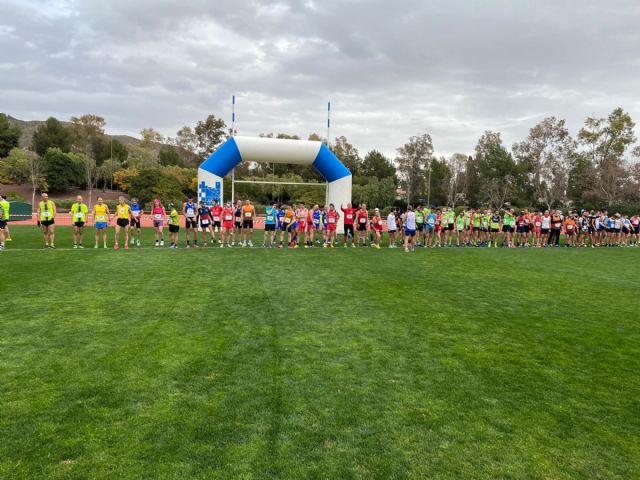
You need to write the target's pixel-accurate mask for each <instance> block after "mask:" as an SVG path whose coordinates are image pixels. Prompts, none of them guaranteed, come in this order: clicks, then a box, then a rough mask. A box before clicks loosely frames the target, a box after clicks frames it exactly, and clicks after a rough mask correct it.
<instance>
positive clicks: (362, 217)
mask: <svg viewBox="0 0 640 480" xmlns="http://www.w3.org/2000/svg"><path fill="white" fill-rule="evenodd" d="M356 221H357V224H358V227H357V230H358V243H359V244H360V246H361V247H366V246H367V229H368V228H369V212H368V211H367V204H366V203H363V204H362V205H360V208H359V209H358V212H357V213H356Z"/></svg>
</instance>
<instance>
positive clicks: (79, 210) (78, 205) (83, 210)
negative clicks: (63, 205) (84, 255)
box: [71, 195, 89, 248]
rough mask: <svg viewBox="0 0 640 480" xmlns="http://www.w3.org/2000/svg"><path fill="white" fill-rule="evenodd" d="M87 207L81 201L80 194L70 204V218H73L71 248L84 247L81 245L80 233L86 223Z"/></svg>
mask: <svg viewBox="0 0 640 480" xmlns="http://www.w3.org/2000/svg"><path fill="white" fill-rule="evenodd" d="M88 213H89V207H87V205H86V204H85V203H84V202H83V201H82V196H81V195H78V196H77V197H76V201H75V203H74V204H73V205H71V218H72V219H73V248H84V246H83V245H82V234H83V233H84V225H85V223H87V214H88Z"/></svg>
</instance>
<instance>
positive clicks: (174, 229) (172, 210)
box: [169, 203, 180, 248]
mask: <svg viewBox="0 0 640 480" xmlns="http://www.w3.org/2000/svg"><path fill="white" fill-rule="evenodd" d="M178 232H180V214H179V213H178V211H177V210H176V207H175V205H174V204H173V203H170V204H169V238H170V239H171V245H170V246H169V248H178V234H179V233H178Z"/></svg>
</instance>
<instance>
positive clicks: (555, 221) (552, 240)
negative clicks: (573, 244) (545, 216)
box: [548, 210, 564, 247]
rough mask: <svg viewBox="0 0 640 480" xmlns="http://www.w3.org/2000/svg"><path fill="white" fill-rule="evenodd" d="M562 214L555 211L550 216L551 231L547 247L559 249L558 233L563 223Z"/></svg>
mask: <svg viewBox="0 0 640 480" xmlns="http://www.w3.org/2000/svg"><path fill="white" fill-rule="evenodd" d="M563 220H564V219H563V217H562V212H560V210H556V211H555V212H553V214H552V215H551V230H550V231H549V240H548V243H549V245H555V246H556V247H560V231H561V230H562V222H563Z"/></svg>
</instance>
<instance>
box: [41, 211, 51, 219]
mask: <svg viewBox="0 0 640 480" xmlns="http://www.w3.org/2000/svg"><path fill="white" fill-rule="evenodd" d="M42 215H43V216H44V218H50V217H51V212H50V211H49V210H45V211H44V212H43V214H42Z"/></svg>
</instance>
